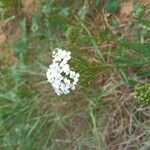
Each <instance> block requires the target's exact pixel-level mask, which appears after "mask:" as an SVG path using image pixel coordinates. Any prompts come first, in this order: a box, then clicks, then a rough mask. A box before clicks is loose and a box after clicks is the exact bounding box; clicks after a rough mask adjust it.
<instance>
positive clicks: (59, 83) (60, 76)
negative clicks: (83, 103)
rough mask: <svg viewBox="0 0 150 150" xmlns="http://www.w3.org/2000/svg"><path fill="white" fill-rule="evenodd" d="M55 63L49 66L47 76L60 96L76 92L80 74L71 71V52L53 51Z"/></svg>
mask: <svg viewBox="0 0 150 150" xmlns="http://www.w3.org/2000/svg"><path fill="white" fill-rule="evenodd" d="M52 57H53V58H54V59H53V63H52V64H51V65H49V68H48V70H47V73H46V76H47V80H48V82H50V83H51V84H52V87H53V88H54V90H55V92H56V93H57V94H58V95H61V94H68V93H70V92H71V91H72V90H75V85H76V84H77V82H78V81H79V77H80V75H79V73H76V72H75V71H72V70H70V66H69V64H68V61H69V60H70V59H71V52H70V51H66V50H62V49H59V48H56V49H55V50H54V51H53V55H52Z"/></svg>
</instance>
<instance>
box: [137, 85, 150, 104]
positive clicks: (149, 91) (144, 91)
mask: <svg viewBox="0 0 150 150" xmlns="http://www.w3.org/2000/svg"><path fill="white" fill-rule="evenodd" d="M135 99H136V100H137V101H138V102H142V103H145V104H147V103H150V84H149V83H145V84H142V83H138V84H137V85H136V86H135Z"/></svg>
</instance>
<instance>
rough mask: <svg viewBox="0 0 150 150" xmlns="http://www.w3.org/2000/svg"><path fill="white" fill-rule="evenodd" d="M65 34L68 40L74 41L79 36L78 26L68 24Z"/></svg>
mask: <svg viewBox="0 0 150 150" xmlns="http://www.w3.org/2000/svg"><path fill="white" fill-rule="evenodd" d="M66 36H67V38H68V39H69V41H70V42H72V43H73V42H76V41H77V39H78V37H79V28H78V27H75V26H70V27H69V28H68V30H67V32H66Z"/></svg>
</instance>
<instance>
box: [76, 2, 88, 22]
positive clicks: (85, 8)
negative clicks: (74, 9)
mask: <svg viewBox="0 0 150 150" xmlns="http://www.w3.org/2000/svg"><path fill="white" fill-rule="evenodd" d="M88 12H89V4H88V3H87V2H85V4H84V5H83V6H82V8H81V9H80V11H79V12H78V15H79V17H80V19H82V20H84V18H85V16H86V15H87V13H88Z"/></svg>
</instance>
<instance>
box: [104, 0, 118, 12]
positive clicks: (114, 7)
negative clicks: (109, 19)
mask: <svg viewBox="0 0 150 150" xmlns="http://www.w3.org/2000/svg"><path fill="white" fill-rule="evenodd" d="M119 8H120V3H119V1H118V0H115V1H113V0H108V5H107V11H108V12H109V13H112V14H115V13H116V12H117V11H118V10H119Z"/></svg>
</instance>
